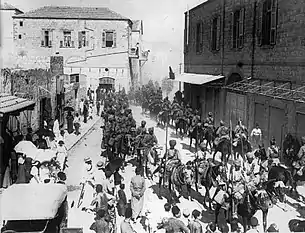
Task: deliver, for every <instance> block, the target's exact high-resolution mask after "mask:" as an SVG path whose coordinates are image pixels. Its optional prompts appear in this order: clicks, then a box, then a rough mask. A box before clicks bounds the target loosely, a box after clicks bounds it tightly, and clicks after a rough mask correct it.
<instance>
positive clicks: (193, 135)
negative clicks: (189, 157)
mask: <svg viewBox="0 0 305 233" xmlns="http://www.w3.org/2000/svg"><path fill="white" fill-rule="evenodd" d="M189 137H190V148H191V147H192V142H193V139H195V143H196V146H198V145H199V144H200V143H201V141H202V138H203V131H202V128H201V126H199V125H198V124H196V125H195V126H194V127H193V130H192V131H189Z"/></svg>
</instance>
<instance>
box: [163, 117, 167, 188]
mask: <svg viewBox="0 0 305 233" xmlns="http://www.w3.org/2000/svg"><path fill="white" fill-rule="evenodd" d="M165 114H166V115H165V116H166V123H165V124H166V128H165V154H164V156H165V159H164V160H163V169H164V170H163V185H165V179H164V178H165V172H166V167H165V166H166V162H167V140H168V119H167V118H168V116H167V112H166V113H165Z"/></svg>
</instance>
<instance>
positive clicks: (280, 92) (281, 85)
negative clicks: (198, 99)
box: [225, 79, 305, 103]
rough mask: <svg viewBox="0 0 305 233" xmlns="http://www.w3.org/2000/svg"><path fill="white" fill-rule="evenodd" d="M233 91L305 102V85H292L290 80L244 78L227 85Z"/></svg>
mask: <svg viewBox="0 0 305 233" xmlns="http://www.w3.org/2000/svg"><path fill="white" fill-rule="evenodd" d="M225 88H226V89H228V90H231V91H240V92H244V93H250V94H258V95H263V96H268V97H271V98H276V99H284V100H290V101H295V102H299V103H305V86H302V85H298V86H297V85H292V84H291V83H290V82H279V81H268V80H262V79H244V80H242V81H239V82H235V83H232V84H230V85H228V86H226V87H225Z"/></svg>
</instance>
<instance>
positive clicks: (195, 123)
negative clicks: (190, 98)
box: [190, 109, 201, 132]
mask: <svg viewBox="0 0 305 233" xmlns="http://www.w3.org/2000/svg"><path fill="white" fill-rule="evenodd" d="M200 123H201V122H200V115H199V111H198V110H197V109H196V110H195V113H194V114H192V121H191V126H190V132H193V130H194V129H195V127H196V126H200ZM197 132H198V131H197Z"/></svg>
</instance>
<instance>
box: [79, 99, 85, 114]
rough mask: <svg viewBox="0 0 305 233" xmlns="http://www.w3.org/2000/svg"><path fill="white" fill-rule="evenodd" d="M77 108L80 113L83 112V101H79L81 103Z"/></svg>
mask: <svg viewBox="0 0 305 233" xmlns="http://www.w3.org/2000/svg"><path fill="white" fill-rule="evenodd" d="M79 108H80V110H81V112H83V111H84V101H81V102H80V103H79Z"/></svg>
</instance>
